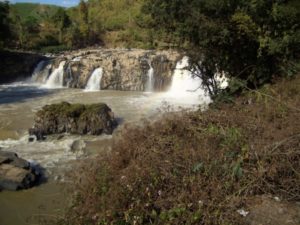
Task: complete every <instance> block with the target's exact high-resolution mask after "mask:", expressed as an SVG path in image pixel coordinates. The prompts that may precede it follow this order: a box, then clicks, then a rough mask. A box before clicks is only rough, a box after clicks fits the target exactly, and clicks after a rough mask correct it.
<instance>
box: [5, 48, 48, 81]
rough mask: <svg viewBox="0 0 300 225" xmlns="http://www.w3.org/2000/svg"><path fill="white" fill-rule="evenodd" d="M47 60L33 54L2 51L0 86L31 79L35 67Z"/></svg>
mask: <svg viewBox="0 0 300 225" xmlns="http://www.w3.org/2000/svg"><path fill="white" fill-rule="evenodd" d="M45 58H46V57H44V56H41V55H38V54H33V53H22V52H9V51H0V59H1V61H0V84H2V83H9V82H13V81H17V80H24V79H25V78H27V77H30V76H31V73H32V71H33V69H34V67H35V66H36V65H37V64H38V62H39V61H40V60H43V59H45Z"/></svg>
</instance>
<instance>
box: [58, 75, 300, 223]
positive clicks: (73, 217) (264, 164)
mask: <svg viewBox="0 0 300 225" xmlns="http://www.w3.org/2000/svg"><path fill="white" fill-rule="evenodd" d="M299 109H300V77H299V75H298V76H297V77H296V78H295V79H293V80H282V81H278V82H277V83H276V84H275V85H266V86H264V87H263V88H261V89H259V90H257V91H248V92H247V93H244V94H243V95H242V96H240V97H239V98H237V99H236V100H235V101H234V102H233V103H231V104H218V105H213V106H211V108H210V109H209V110H208V111H206V112H204V113H203V112H201V111H197V112H181V113H171V112H169V111H168V110H167V112H166V114H165V117H163V118H162V119H160V120H159V121H156V122H145V123H144V124H143V126H138V127H137V126H130V127H128V128H126V129H124V130H123V131H122V134H121V135H120V137H119V139H118V140H117V141H116V142H115V143H114V144H113V146H112V150H111V152H110V153H107V152H106V153H105V154H100V155H99V156H98V158H97V159H95V160H94V161H92V162H91V161H89V162H87V163H84V164H83V165H82V168H81V169H80V170H78V171H85V172H84V174H85V175H84V174H82V172H80V174H77V175H75V176H74V182H73V183H72V187H71V188H73V190H74V192H76V194H75V195H74V196H73V197H74V198H73V204H72V207H71V208H70V209H69V212H68V213H67V214H66V215H65V218H64V220H62V221H60V222H59V224H73V225H77V224H78V225H79V224H272V225H274V224H275V225H277V224H278V225H279V224H294V225H296V224H299V221H300V218H299V215H300V213H299V212H300V207H299V205H298V204H297V202H299V201H300V192H299V184H300V177H299V174H300V164H299V162H300V148H299V144H300V129H299V127H300V121H299V117H300V110H299ZM82 177H85V178H86V179H82ZM79 178H81V179H79ZM256 209H259V210H256Z"/></svg>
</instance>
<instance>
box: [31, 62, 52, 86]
mask: <svg viewBox="0 0 300 225" xmlns="http://www.w3.org/2000/svg"><path fill="white" fill-rule="evenodd" d="M51 66H52V65H51V61H50V60H48V61H41V62H39V63H38V65H37V66H36V67H35V69H34V71H33V73H32V76H31V80H30V82H31V83H42V84H44V83H46V81H47V78H48V76H49V74H50V71H51Z"/></svg>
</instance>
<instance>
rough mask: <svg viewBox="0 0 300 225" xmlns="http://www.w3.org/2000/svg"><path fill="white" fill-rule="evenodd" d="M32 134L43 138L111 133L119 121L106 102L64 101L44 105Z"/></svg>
mask: <svg viewBox="0 0 300 225" xmlns="http://www.w3.org/2000/svg"><path fill="white" fill-rule="evenodd" d="M34 121H35V124H34V126H33V128H31V129H29V134H30V135H35V136H36V137H37V139H38V140H42V139H44V138H45V136H46V135H50V134H61V133H70V134H80V135H84V134H90V135H100V134H102V133H105V134H111V133H112V132H113V129H114V128H115V127H116V125H117V122H116V120H115V118H114V114H113V112H112V111H111V109H110V108H109V107H108V106H107V105H106V104H104V103H98V104H91V105H83V104H70V103H68V102H62V103H60V104H52V105H46V106H44V107H43V108H42V109H41V110H40V111H38V112H37V113H36V115H35V120H34Z"/></svg>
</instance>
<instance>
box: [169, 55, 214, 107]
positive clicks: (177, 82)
mask: <svg viewBox="0 0 300 225" xmlns="http://www.w3.org/2000/svg"><path fill="white" fill-rule="evenodd" d="M188 66H189V58H188V57H186V56H185V57H183V58H182V60H181V61H179V62H178V63H177V65H176V69H175V70H174V74H173V78H172V84H171V87H170V89H169V91H168V92H167V96H168V97H169V98H174V99H177V100H179V101H183V102H184V101H186V102H187V103H188V104H204V105H207V104H209V103H210V102H211V99H210V97H209V96H208V95H207V94H206V93H205V91H204V89H203V88H202V87H201V84H202V80H201V79H200V78H199V77H194V76H193V75H192V73H191V72H190V71H189V70H188V69H187V68H188Z"/></svg>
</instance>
